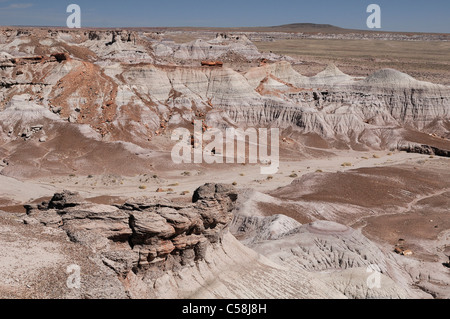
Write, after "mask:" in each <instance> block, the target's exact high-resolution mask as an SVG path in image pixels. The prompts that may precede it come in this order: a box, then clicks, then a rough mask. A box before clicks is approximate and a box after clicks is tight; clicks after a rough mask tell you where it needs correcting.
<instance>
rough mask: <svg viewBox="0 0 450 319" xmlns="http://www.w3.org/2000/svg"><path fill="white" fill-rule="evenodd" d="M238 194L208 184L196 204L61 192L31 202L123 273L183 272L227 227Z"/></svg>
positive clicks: (37, 215)
mask: <svg viewBox="0 0 450 319" xmlns="http://www.w3.org/2000/svg"><path fill="white" fill-rule="evenodd" d="M235 199H236V193H235V191H234V190H233V189H232V187H229V186H225V185H215V184H206V185H204V186H202V187H200V188H199V189H197V191H196V192H195V193H194V200H193V203H192V204H191V205H177V204H173V203H125V204H124V205H118V206H108V205H99V204H92V203H88V202H85V201H84V200H83V199H82V198H81V197H80V196H79V194H78V193H73V192H70V191H64V192H62V193H57V194H55V195H54V196H53V198H52V199H51V200H50V201H49V202H43V203H42V204H40V205H35V206H33V205H27V206H26V208H27V219H26V220H27V222H28V223H31V221H32V220H36V221H39V222H40V223H42V224H44V225H46V226H51V227H57V228H61V229H63V230H64V231H66V233H67V235H68V236H69V238H70V239H71V240H72V241H73V242H76V243H81V244H83V245H85V246H88V247H90V248H92V249H94V250H95V251H99V252H100V253H101V256H102V260H103V262H104V263H105V264H106V265H108V266H109V267H111V268H113V269H114V270H115V271H116V272H117V273H118V274H119V275H121V276H124V277H126V276H127V274H128V272H130V271H133V272H134V273H136V274H137V273H143V272H146V275H149V272H155V273H159V272H160V271H169V270H173V271H176V270H180V269H181V268H182V267H183V266H185V265H193V264H194V263H195V262H198V261H201V260H203V259H204V258H205V256H206V252H207V250H208V247H209V246H210V245H211V244H219V243H220V241H221V239H222V238H223V236H224V234H225V233H226V232H227V230H228V225H229V222H230V220H231V218H232V217H231V213H230V211H231V209H232V205H233V202H234V200H235Z"/></svg>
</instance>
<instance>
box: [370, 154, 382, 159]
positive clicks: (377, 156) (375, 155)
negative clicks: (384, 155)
mask: <svg viewBox="0 0 450 319" xmlns="http://www.w3.org/2000/svg"><path fill="white" fill-rule="evenodd" d="M372 157H373V158H380V156H379V155H377V154H373V156H372Z"/></svg>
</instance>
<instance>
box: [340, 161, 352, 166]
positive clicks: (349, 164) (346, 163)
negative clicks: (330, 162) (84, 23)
mask: <svg viewBox="0 0 450 319" xmlns="http://www.w3.org/2000/svg"><path fill="white" fill-rule="evenodd" d="M341 166H343V167H345V166H352V163H349V162H345V163H342V164H341Z"/></svg>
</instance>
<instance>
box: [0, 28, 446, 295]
mask: <svg viewBox="0 0 450 319" xmlns="http://www.w3.org/2000/svg"><path fill="white" fill-rule="evenodd" d="M267 32H269V31H267ZM173 33H176V35H177V36H179V35H180V34H182V35H183V34H189V36H190V37H192V36H195V35H196V32H194V31H189V32H188V31H185V33H183V32H182V31H177V32H173ZM269 33H270V32H269ZM168 35H170V32H169V31H167V33H165V31H161V30H160V31H149V30H147V31H131V30H125V31H123V30H78V31H71V30H63V29H61V30H58V29H44V28H35V29H26V28H2V29H0V169H1V175H0V245H1V246H2V251H1V252H0V265H1V267H0V297H3V298H449V297H450V280H449V278H450V276H449V274H450V271H449V264H448V263H449V256H450V218H449V216H448V215H449V213H450V211H449V209H448V207H450V182H449V181H450V178H449V177H450V175H449V173H450V171H449V160H448V157H449V154H450V87H449V86H446V85H443V84H439V83H431V82H425V81H420V80H417V79H415V78H413V77H411V76H409V75H408V74H405V73H402V72H401V71H398V70H395V69H390V68H388V69H386V68H384V69H379V70H377V71H375V72H373V73H372V74H370V75H368V76H367V77H361V76H354V75H351V74H345V73H343V72H342V71H341V70H340V69H339V68H338V67H336V66H335V65H333V64H330V65H328V66H327V67H325V68H324V69H323V71H321V72H319V73H318V74H316V75H314V76H304V75H302V74H300V73H299V72H297V71H296V69H295V65H300V64H301V63H302V61H300V60H299V59H297V58H295V57H291V56H285V55H279V54H276V53H273V52H261V51H260V50H259V49H258V47H257V46H256V45H255V44H254V43H253V42H252V41H251V40H249V37H250V36H252V37H255V33H254V32H253V33H249V34H247V35H246V34H245V32H236V33H235V34H229V33H217V35H215V36H214V37H212V38H210V39H203V38H201V37H200V38H198V39H195V40H192V41H187V42H183V41H173V40H171V39H168V38H167V36H168ZM202 61H221V62H223V66H207V65H205V63H202ZM202 64H203V65H202ZM195 120H199V121H203V123H204V127H205V128H206V127H214V128H219V129H222V130H225V129H226V128H230V127H234V128H244V129H246V128H279V129H280V168H279V171H278V173H277V174H274V175H273V176H265V175H261V174H260V173H259V166H255V165H251V164H244V165H242V164H220V165H219V164H216V165H208V164H179V165H177V164H175V163H173V161H172V159H171V154H170V153H171V149H172V147H173V146H174V143H175V142H174V141H172V140H171V133H172V131H173V130H174V129H176V128H180V127H182V128H188V129H189V130H193V127H194V126H193V123H194V121H195ZM231 184H233V185H234V186H233V185H231ZM70 265H77V266H78V267H79V269H80V271H81V284H80V286H79V287H78V288H70V287H68V285H67V277H68V276H69V274H68V273H67V267H68V266H70ZM371 283H373V284H371Z"/></svg>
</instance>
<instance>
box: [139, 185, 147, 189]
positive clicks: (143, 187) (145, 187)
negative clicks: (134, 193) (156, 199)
mask: <svg viewBox="0 0 450 319" xmlns="http://www.w3.org/2000/svg"><path fill="white" fill-rule="evenodd" d="M139 189H147V186H145V185H141V186H139Z"/></svg>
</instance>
